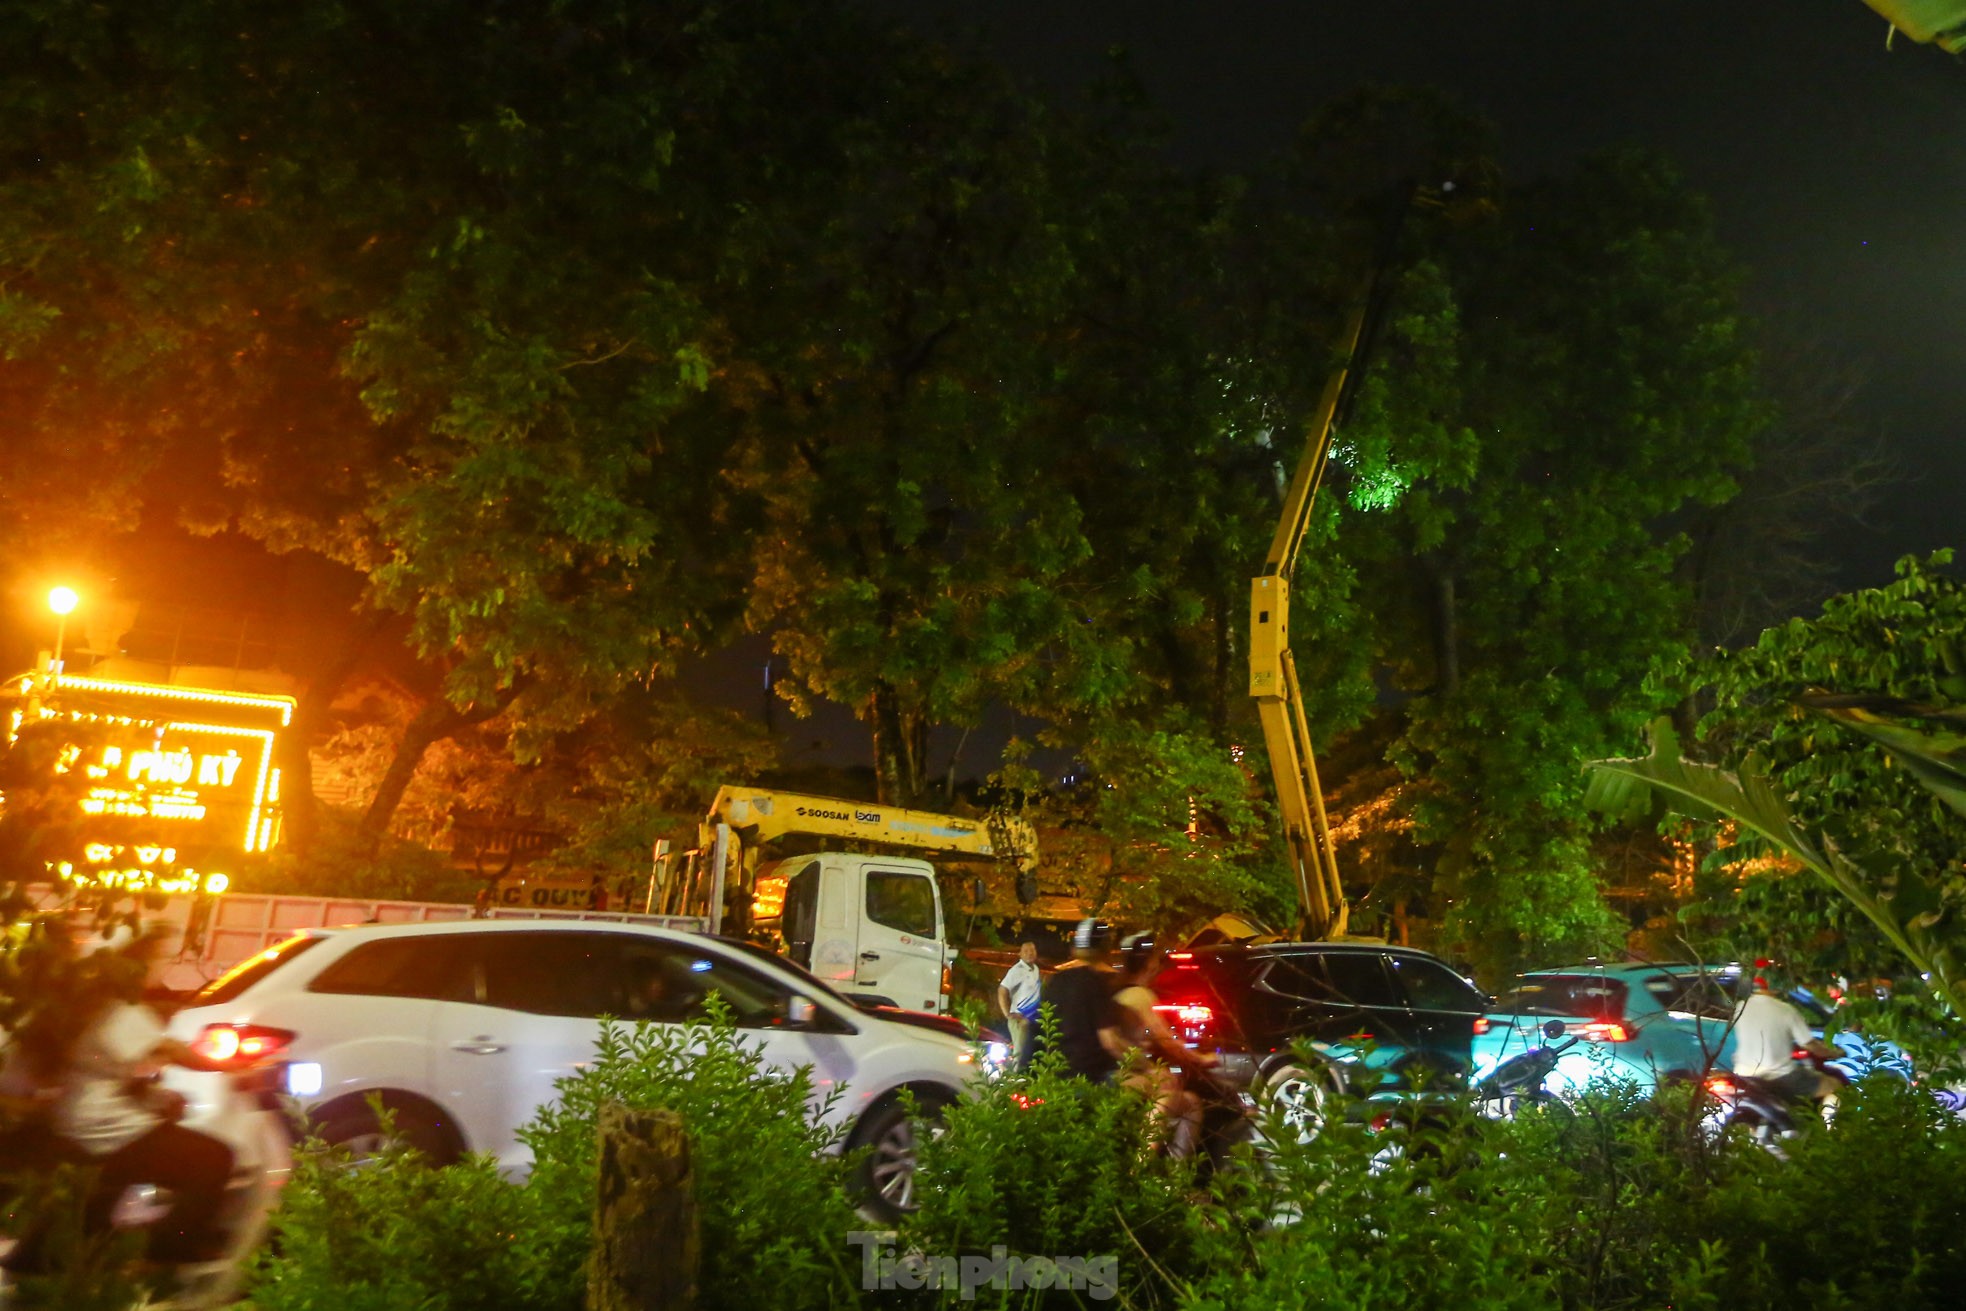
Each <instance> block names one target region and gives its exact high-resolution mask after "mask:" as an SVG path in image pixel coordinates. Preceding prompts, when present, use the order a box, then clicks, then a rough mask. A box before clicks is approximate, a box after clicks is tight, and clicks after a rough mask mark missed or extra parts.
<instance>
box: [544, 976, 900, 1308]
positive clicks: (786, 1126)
mask: <svg viewBox="0 0 1966 1311" xmlns="http://www.w3.org/2000/svg"><path fill="white" fill-rule="evenodd" d="M847 1092H848V1090H843V1089H840V1088H839V1087H837V1086H834V1087H828V1088H826V1089H825V1091H824V1092H823V1093H822V1092H820V1090H819V1089H818V1088H817V1087H816V1085H815V1083H814V1081H813V1075H812V1072H811V1071H809V1070H801V1071H798V1072H796V1073H794V1074H791V1075H778V1074H772V1073H767V1072H765V1071H764V1069H763V1064H762V1058H761V1056H760V1054H759V1051H758V1047H757V1044H756V1043H755V1042H751V1041H747V1040H746V1039H745V1036H744V1034H743V1032H742V1031H741V1030H738V1029H736V1028H734V1027H733V1026H732V1025H731V1023H730V1021H729V1018H728V1016H727V1015H723V1014H717V1015H715V1016H714V1017H713V1018H712V1020H711V1021H710V1022H709V1023H707V1024H704V1025H687V1026H671V1025H638V1026H633V1027H624V1026H613V1025H610V1026H606V1027H604V1028H603V1030H602V1035H601V1041H600V1044H599V1046H598V1047H597V1049H596V1051H595V1058H594V1061H593V1062H592V1063H591V1064H590V1065H589V1066H587V1068H585V1069H583V1070H582V1071H580V1073H579V1074H577V1075H576V1076H574V1077H573V1078H571V1079H568V1080H566V1081H565V1082H563V1083H562V1084H561V1100H560V1101H559V1103H557V1104H556V1105H555V1106H553V1107H550V1108H548V1109H547V1110H545V1111H543V1112H542V1113H541V1114H540V1117H539V1119H538V1120H537V1121H536V1122H535V1123H534V1124H533V1125H532V1126H531V1127H529V1128H528V1129H527V1130H526V1131H525V1134H524V1138H525V1141H526V1143H527V1145H528V1146H530V1147H531V1148H532V1150H533V1156H534V1161H535V1164H534V1167H533V1176H532V1181H531V1183H530V1184H529V1187H530V1188H531V1189H532V1190H533V1191H535V1192H537V1193H539V1194H540V1195H541V1196H542V1197H543V1198H544V1199H546V1200H545V1205H547V1207H548V1208H549V1209H550V1210H551V1211H552V1212H553V1213H554V1214H556V1215H558V1216H560V1217H562V1218H563V1224H564V1226H565V1228H564V1233H565V1236H566V1238H567V1240H568V1242H567V1246H566V1250H565V1252H564V1256H563V1259H575V1260H577V1259H580V1258H581V1257H582V1256H584V1251H583V1249H582V1248H581V1247H580V1246H579V1243H580V1242H584V1240H585V1234H584V1233H579V1232H578V1231H577V1230H576V1229H575V1227H574V1225H573V1223H572V1217H574V1216H576V1215H579V1216H585V1215H587V1214H588V1213H590V1212H591V1209H592V1206H593V1199H594V1181H595V1151H594V1133H595V1126H596V1124H597V1123H598V1120H599V1114H600V1106H601V1103H602V1102H604V1101H610V1100H612V1101H620V1102H623V1103H625V1104H626V1105H628V1106H630V1107H632V1108H652V1107H661V1108H663V1109H665V1110H670V1111H674V1112H676V1113H677V1114H678V1115H680V1116H682V1119H683V1127H684V1130H685V1131H686V1132H687V1134H688V1135H689V1147H690V1168H691V1170H692V1172H693V1173H694V1175H695V1180H696V1190H697V1200H698V1207H699V1217H700V1218H699V1223H700V1225H701V1229H700V1233H701V1243H702V1248H701V1250H702V1266H701V1268H700V1276H699V1286H700V1288H701V1290H702V1302H701V1304H702V1305H703V1306H704V1307H706V1308H719V1307H728V1308H732V1309H733V1311H735V1309H736V1308H746V1307H755V1306H781V1307H817V1306H827V1305H830V1304H832V1303H833V1302H834V1301H835V1300H837V1299H838V1297H839V1289H840V1288H841V1287H842V1286H843V1285H844V1284H845V1281H846V1279H847V1276H848V1273H849V1272H850V1271H857V1269H858V1265H857V1261H856V1259H855V1255H854V1249H853V1248H852V1247H851V1246H849V1244H848V1243H847V1239H846V1235H847V1233H848V1232H849V1231H851V1230H855V1229H860V1228H864V1227H866V1222H865V1221H863V1220H861V1219H860V1218H859V1216H858V1215H857V1214H856V1212H855V1211H854V1209H853V1206H852V1204H851V1203H850V1202H849V1201H848V1200H847V1194H846V1183H847V1173H846V1172H847V1164H848V1163H847V1162H846V1161H845V1160H844V1159H843V1158H841V1157H840V1156H837V1155H834V1154H832V1153H831V1152H830V1151H829V1149H830V1148H833V1147H836V1146H837V1142H836V1135H835V1134H833V1133H832V1132H830V1131H828V1130H826V1129H823V1128H820V1127H817V1126H815V1125H813V1124H812V1123H811V1122H809V1121H808V1119H807V1110H808V1107H809V1106H810V1105H812V1104H813V1103H814V1101H815V1099H818V1100H820V1101H824V1100H829V1099H832V1098H838V1097H842V1096H845V1095H847Z"/></svg>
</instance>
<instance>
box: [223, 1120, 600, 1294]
mask: <svg viewBox="0 0 1966 1311" xmlns="http://www.w3.org/2000/svg"><path fill="white" fill-rule="evenodd" d="M283 1192H284V1197H283V1198H282V1201H281V1208H280V1211H279V1213H278V1215H277V1216H276V1217H275V1226H274V1235H275V1237H274V1242H273V1244H272V1245H270V1246H269V1247H268V1248H267V1249H266V1250H265V1251H264V1252H263V1253H262V1255H261V1257H260V1259H259V1261H258V1263H257V1265H256V1266H255V1269H254V1271H253V1278H252V1289H251V1296H252V1301H253V1305H254V1306H255V1307H258V1308H262V1311H399V1309H400V1308H408V1307H416V1308H431V1309H432V1311H435V1309H436V1308H457V1309H458V1311H465V1309H467V1308H468V1309H470V1311H480V1309H482V1311H494V1309H496V1311H534V1309H535V1308H536V1309H537V1311H574V1308H578V1307H579V1306H580V1302H581V1294H582V1292H583V1291H584V1289H583V1286H582V1285H581V1284H580V1282H579V1281H578V1279H577V1278H576V1276H577V1274H578V1271H577V1268H576V1269H575V1270H569V1269H567V1268H565V1266H564V1265H563V1264H561V1263H558V1262H553V1261H545V1260H541V1259H540V1256H541V1244H539V1243H538V1242H537V1241H536V1237H537V1235H539V1234H540V1232H541V1227H542V1225H544V1226H545V1227H546V1228H549V1229H550V1228H551V1227H552V1226H553V1225H554V1224H555V1223H558V1222H561V1221H562V1220H563V1219H564V1218H563V1217H552V1216H543V1215H542V1214H541V1207H540V1205H539V1203H540V1200H541V1199H540V1197H539V1196H538V1195H537V1194H535V1193H533V1192H532V1191H531V1190H529V1189H526V1188H523V1187H520V1186H518V1185H515V1184H513V1183H510V1182H508V1181H507V1180H506V1179H505V1178H503V1177H502V1176H501V1175H500V1174H499V1171H498V1167H497V1166H496V1165H494V1164H493V1163H492V1161H491V1158H489V1157H482V1156H474V1157H468V1158H466V1159H465V1160H463V1161H461V1162H459V1163H458V1164H456V1165H454V1166H451V1167H449V1168H447V1169H442V1170H437V1169H431V1168H430V1167H429V1166H428V1165H427V1164H425V1163H424V1162H423V1161H421V1160H420V1159H418V1158H417V1156H416V1154H415V1153H414V1152H412V1151H411V1150H409V1149H408V1148H406V1147H402V1146H397V1147H392V1148H390V1149H388V1150H387V1151H386V1152H385V1153H384V1154H383V1155H382V1156H380V1157H378V1158H375V1159H371V1160H363V1161H357V1160H355V1159H353V1158H352V1157H350V1156H349V1155H348V1153H347V1152H346V1151H344V1150H341V1149H333V1148H327V1147H323V1146H321V1145H320V1144H319V1143H315V1144H311V1145H309V1146H308V1147H305V1148H303V1149H302V1151H301V1152H300V1153H299V1155H298V1157H297V1158H296V1161H295V1165H294V1173H293V1177H292V1178H291V1179H290V1180H289V1181H288V1184H287V1186H286V1188H285V1189H284V1190H283Z"/></svg>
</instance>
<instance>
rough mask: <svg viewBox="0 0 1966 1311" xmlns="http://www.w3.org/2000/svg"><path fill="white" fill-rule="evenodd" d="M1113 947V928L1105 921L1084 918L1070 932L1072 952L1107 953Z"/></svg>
mask: <svg viewBox="0 0 1966 1311" xmlns="http://www.w3.org/2000/svg"><path fill="white" fill-rule="evenodd" d="M1112 945H1113V926H1112V925H1110V924H1108V923H1107V922H1106V921H1105V920H1101V919H1091V918H1086V919H1082V920H1080V921H1079V926H1078V928H1076V929H1074V930H1072V950H1073V951H1107V950H1109V949H1111V947H1112Z"/></svg>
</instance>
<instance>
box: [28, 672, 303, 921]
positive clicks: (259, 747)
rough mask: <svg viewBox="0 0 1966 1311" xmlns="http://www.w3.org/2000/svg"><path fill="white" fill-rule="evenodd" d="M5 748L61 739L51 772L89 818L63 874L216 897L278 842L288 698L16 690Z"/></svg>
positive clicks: (170, 689)
mask: <svg viewBox="0 0 1966 1311" xmlns="http://www.w3.org/2000/svg"><path fill="white" fill-rule="evenodd" d="M10 690H11V692H12V693H13V698H14V705H13V708H12V710H11V713H10V714H9V715H8V720H7V724H8V738H9V741H12V740H14V739H15V738H17V737H18V736H19V735H20V733H21V732H22V730H23V728H24V727H25V726H26V725H28V724H29V723H42V724H48V725H51V726H54V727H56V728H57V731H58V734H59V737H60V739H61V746H60V750H59V754H58V757H57V759H56V760H55V762H54V766H53V768H54V772H55V774H56V775H57V776H60V778H61V782H62V784H63V785H64V787H65V788H66V789H67V790H68V791H70V792H72V793H73V794H74V795H75V798H76V801H75V804H76V805H77V806H78V807H79V808H80V810H81V811H82V816H83V818H82V821H81V830H82V834H83V837H84V838H85V843H84V846H83V851H82V853H81V854H82V856H83V859H82V861H80V862H75V861H68V862H64V864H63V868H61V869H60V870H59V872H60V873H61V874H63V875H64V876H66V877H70V878H78V877H79V878H87V879H89V880H90V881H92V882H97V883H101V884H109V885H115V886H136V887H152V888H156V889H158V890H160V891H191V890H194V889H196V888H200V887H202V888H204V889H205V890H207V891H218V890H220V889H221V888H222V887H223V885H224V880H225V877H226V871H227V869H228V867H230V866H233V865H235V864H236V862H237V860H238V859H239V858H240V857H242V856H248V855H252V854H255V853H259V852H266V851H270V850H272V849H273V848H274V847H275V846H276V845H278V843H279V841H280V770H279V768H278V767H277V765H276V764H275V759H276V756H275V747H276V745H277V743H278V741H279V736H280V734H281V732H282V731H283V730H285V729H286V728H287V727H288V726H290V725H291V724H292V722H293V712H294V702H293V698H291V697H284V696H262V695H257V694H253V693H245V692H220V691H214V690H210V689H205V688H193V687H180V686H176V685H170V684H156V683H134V682H119V681H111V680H106V679H97V678H83V677H71V676H68V675H62V674H54V675H48V674H39V675H29V676H26V677H23V678H22V679H20V680H18V681H17V682H16V683H14V684H13V686H12V688H11V689H10Z"/></svg>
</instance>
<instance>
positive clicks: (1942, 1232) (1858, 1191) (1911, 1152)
mask: <svg viewBox="0 0 1966 1311" xmlns="http://www.w3.org/2000/svg"><path fill="white" fill-rule="evenodd" d="M1744 1164H1747V1165H1749V1166H1750V1167H1758V1168H1744V1169H1742V1170H1740V1171H1738V1172H1737V1173H1736V1174H1735V1175H1734V1176H1733V1177H1732V1178H1730V1179H1728V1180H1727V1181H1726V1182H1725V1183H1724V1184H1723V1185H1722V1186H1720V1187H1718V1188H1716V1189H1715V1190H1714V1192H1713V1194H1712V1196H1711V1197H1709V1198H1706V1199H1703V1201H1704V1207H1703V1209H1704V1210H1705V1212H1706V1216H1707V1218H1708V1219H1709V1220H1710V1222H1711V1223H1712V1226H1713V1227H1712V1230H1711V1237H1712V1239H1713V1241H1714V1242H1715V1243H1716V1244H1721V1245H1724V1248H1725V1250H1726V1252H1727V1253H1728V1256H1729V1260H1728V1261H1727V1263H1726V1270H1725V1275H1724V1277H1723V1278H1722V1279H1720V1280H1717V1281H1716V1283H1717V1285H1718V1287H1717V1288H1716V1292H1717V1293H1719V1294H1720V1296H1721V1298H1722V1299H1723V1300H1722V1302H1721V1305H1733V1306H1805V1307H1822V1308H1830V1307H1837V1308H1843V1307H1853V1308H1854V1307H1878V1308H1889V1307H1903V1308H1922V1307H1940V1306H1944V1305H1947V1304H1948V1303H1949V1302H1950V1301H1951V1300H1952V1298H1953V1297H1954V1296H1955V1295H1954V1294H1953V1293H1952V1292H1951V1291H1950V1290H1953V1289H1956V1288H1958V1287H1959V1285H1960V1280H1961V1279H1966V1254H1963V1253H1962V1251H1961V1249H1960V1245H1959V1243H1958V1241H1957V1236H1958V1233H1959V1227H1960V1225H1961V1224H1966V1132H1962V1126H1961V1123H1960V1121H1959V1120H1958V1119H1957V1118H1955V1117H1953V1116H1951V1115H1949V1114H1947V1113H1945V1112H1942V1111H1940V1110H1939V1109H1938V1108H1937V1106H1936V1105H1935V1104H1934V1103H1933V1101H1932V1100H1931V1099H1930V1097H1928V1096H1927V1095H1926V1094H1925V1093H1923V1092H1922V1091H1920V1090H1918V1089H1915V1088H1911V1087H1908V1086H1906V1085H1905V1084H1904V1083H1903V1082H1902V1081H1900V1080H1895V1079H1888V1078H1879V1079H1873V1080H1870V1081H1868V1082H1866V1083H1864V1084H1862V1085H1860V1086H1859V1087H1858V1088H1856V1089H1853V1090H1852V1091H1850V1092H1848V1093H1846V1094H1845V1095H1844V1096H1843V1097H1842V1099H1841V1101H1840V1102H1839V1105H1838V1107H1837V1113H1836V1123H1835V1125H1834V1127H1833V1128H1832V1129H1831V1130H1829V1131H1827V1132H1821V1133H1812V1134H1810V1135H1809V1136H1808V1137H1807V1138H1806V1139H1805V1140H1804V1141H1803V1142H1801V1143H1800V1144H1799V1145H1798V1146H1797V1147H1796V1149H1795V1150H1794V1151H1792V1152H1791V1153H1790V1159H1789V1160H1788V1161H1787V1162H1780V1163H1773V1162H1763V1161H1753V1162H1749V1163H1744Z"/></svg>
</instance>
